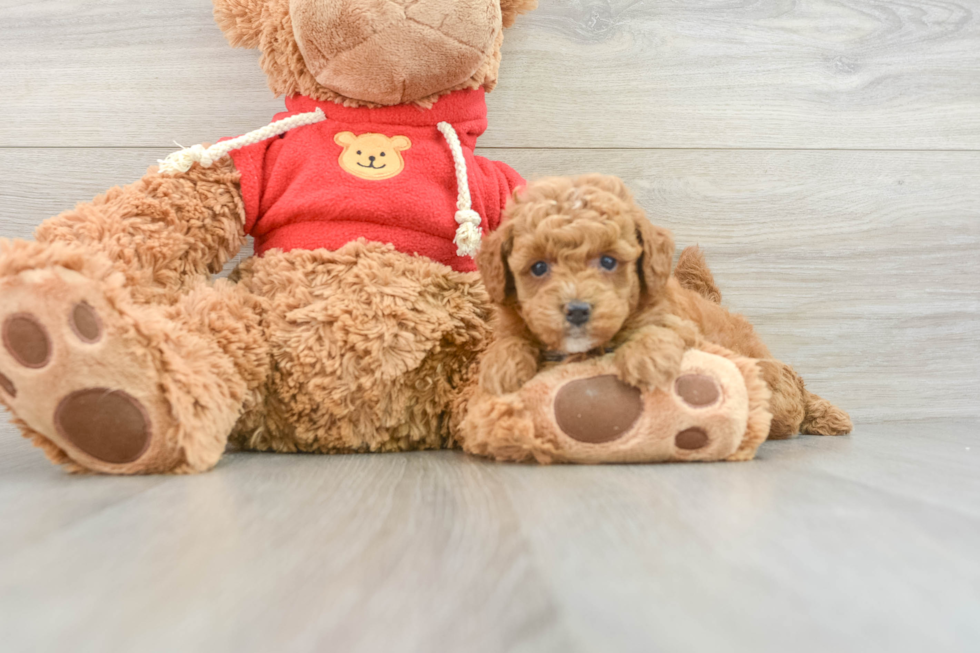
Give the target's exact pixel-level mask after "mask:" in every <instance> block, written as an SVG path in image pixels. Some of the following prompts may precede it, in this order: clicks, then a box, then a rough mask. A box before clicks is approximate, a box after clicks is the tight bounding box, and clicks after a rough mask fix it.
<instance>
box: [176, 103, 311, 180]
mask: <svg viewBox="0 0 980 653" xmlns="http://www.w3.org/2000/svg"><path fill="white" fill-rule="evenodd" d="M326 119H327V116H326V114H325V113H323V109H317V110H316V111H311V112H309V113H298V114H296V115H295V116H289V117H288V118H283V119H282V120H277V121H275V122H274V123H271V124H268V125H266V126H265V127H263V128H262V129H256V130H255V131H251V132H249V133H247V134H245V135H243V136H239V137H238V138H232V139H230V140H227V141H223V142H221V143H216V144H214V145H212V146H211V147H204V146H203V145H195V146H193V147H185V148H184V149H182V150H180V151H178V152H174V153H173V154H171V155H170V156H168V157H167V158H166V159H164V160H163V161H160V162H159V163H160V172H162V173H165V174H170V175H175V174H178V173H181V172H187V171H188V170H190V169H191V167H192V166H193V165H194V164H195V163H200V164H201V165H202V166H204V167H205V168H210V167H211V166H212V165H214V163H215V161H219V160H221V159H223V158H224V157H226V156H228V153H229V152H231V151H232V150H237V149H240V148H243V147H248V146H249V145H254V144H256V143H258V142H260V141H264V140H266V139H268V138H273V137H275V136H279V135H280V134H285V133H286V132H288V131H289V130H290V129H295V128H296V127H305V126H306V125H315V124H316V123H318V122H322V121H324V120H326Z"/></svg>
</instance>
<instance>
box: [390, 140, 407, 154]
mask: <svg viewBox="0 0 980 653" xmlns="http://www.w3.org/2000/svg"><path fill="white" fill-rule="evenodd" d="M391 146H392V147H393V148H395V149H396V150H397V151H399V152H403V151H404V150H407V149H410V148H411V147H412V141H411V139H410V138H409V137H408V136H395V137H394V138H393V139H391Z"/></svg>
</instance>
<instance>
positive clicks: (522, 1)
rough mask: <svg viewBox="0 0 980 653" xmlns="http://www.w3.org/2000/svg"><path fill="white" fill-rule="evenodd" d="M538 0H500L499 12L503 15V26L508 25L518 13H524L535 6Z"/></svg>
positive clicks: (515, 18) (512, 22)
mask: <svg viewBox="0 0 980 653" xmlns="http://www.w3.org/2000/svg"><path fill="white" fill-rule="evenodd" d="M537 6H538V0H500V13H501V14H502V15H503V19H504V27H510V26H511V25H513V24H514V21H515V20H517V16H518V15H520V14H526V13H527V12H529V11H531V10H532V9H535V8H537Z"/></svg>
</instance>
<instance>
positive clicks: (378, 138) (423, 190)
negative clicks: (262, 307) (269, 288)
mask: <svg viewBox="0 0 980 653" xmlns="http://www.w3.org/2000/svg"><path fill="white" fill-rule="evenodd" d="M317 108H319V109H322V110H323V112H324V113H325V114H326V116H327V119H326V120H325V121H323V122H319V123H316V124H313V125H307V126H304V127H296V128H294V129H292V130H290V131H289V132H287V133H285V134H283V135H282V136H279V137H276V138H270V139H267V140H264V141H261V142H259V143H256V144H254V145H249V146H247V147H243V148H241V149H238V150H233V151H232V152H231V157H232V158H233V159H234V161H235V166H236V167H237V168H238V170H239V172H240V173H241V176H242V195H243V197H244V200H245V215H246V223H245V231H246V233H248V234H249V235H251V236H254V238H255V250H256V253H257V254H262V253H263V252H265V251H267V250H270V249H274V248H275V249H281V250H286V251H288V250H291V249H318V248H326V249H330V250H335V249H338V248H340V247H341V246H342V245H344V244H346V243H348V242H350V241H352V240H356V239H358V238H366V239H368V240H372V241H378V242H383V243H391V244H393V245H394V246H395V248H396V249H398V250H399V251H401V252H405V253H407V254H421V255H423V256H427V257H429V258H431V259H433V260H435V261H438V262H440V263H445V264H446V265H448V266H450V267H452V268H454V269H456V270H459V271H472V270H475V269H476V264H475V262H474V261H473V259H471V258H469V257H460V256H457V255H456V249H457V248H456V245H455V244H453V239H454V238H455V236H456V229H457V226H458V225H457V223H456V218H455V216H456V210H457V199H458V192H459V189H458V187H457V182H456V171H455V166H454V160H453V155H452V151H451V150H450V147H449V145H448V144H447V142H446V139H445V137H444V136H443V135H442V134H441V133H440V132H439V130H438V129H437V127H436V125H437V124H438V123H440V122H443V121H445V122H448V123H449V124H451V125H452V126H453V128H454V129H455V131H456V133H457V134H458V135H459V140H460V143H461V145H462V151H463V157H464V159H465V161H466V170H467V178H468V180H469V190H470V194H471V197H472V208H473V210H474V211H476V212H477V213H479V214H480V218H481V228H482V230H483V232H484V233H486V232H488V231H492V230H494V229H496V228H497V226H498V224H499V223H500V214H501V212H502V211H503V209H504V205H505V204H506V202H507V198H508V197H509V196H510V194H511V193H512V192H513V190H514V189H515V188H517V187H519V186H522V185H523V184H524V180H523V179H522V178H521V177H520V175H518V174H517V173H516V172H514V171H513V170H512V169H511V168H510V167H508V166H507V165H505V164H503V163H500V162H499V161H490V160H488V159H486V158H484V157H480V156H476V155H475V154H474V153H473V149H474V147H476V139H477V137H479V136H480V135H481V134H482V133H483V132H484V131H485V130H486V128H487V107H486V102H485V99H484V92H483V90H475V91H457V92H455V93H451V94H449V95H446V96H444V97H442V98H440V99H439V101H438V102H436V103H435V105H434V106H433V107H432V108H431V109H419V108H418V107H416V106H414V105H400V106H394V107H381V108H377V109H367V108H348V107H343V106H340V105H337V104H334V103H332V102H318V101H316V100H313V99H310V98H308V97H298V96H297V97H290V98H287V100H286V109H287V111H286V112H285V113H281V114H278V115H277V116H276V120H280V119H283V118H287V117H290V116H294V115H296V114H300V113H308V112H312V111H315V110H316V109H317Z"/></svg>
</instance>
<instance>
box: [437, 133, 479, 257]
mask: <svg viewBox="0 0 980 653" xmlns="http://www.w3.org/2000/svg"><path fill="white" fill-rule="evenodd" d="M436 127H437V128H438V129H439V131H440V132H441V133H442V135H443V137H445V139H446V143H448V144H449V151H450V152H452V155H453V164H454V165H455V167H456V187H457V189H458V191H457V192H458V194H459V196H458V199H457V201H456V209H457V211H456V224H458V225H459V227H458V228H457V229H456V238H454V239H453V243H454V244H455V245H456V247H457V249H456V256H469V257H470V258H476V255H477V253H479V251H480V243H481V240H482V238H483V232H482V231H481V230H480V224H481V223H482V222H483V218H481V217H480V214H479V213H477V212H476V211H474V210H473V202H472V199H471V198H470V182H469V178H468V177H467V175H466V159H465V158H464V157H463V146H462V145H460V143H459V136H458V135H457V134H456V130H455V129H453V126H452V125H450V124H449V123H448V122H440V123H439V124H438V125H436Z"/></svg>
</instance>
